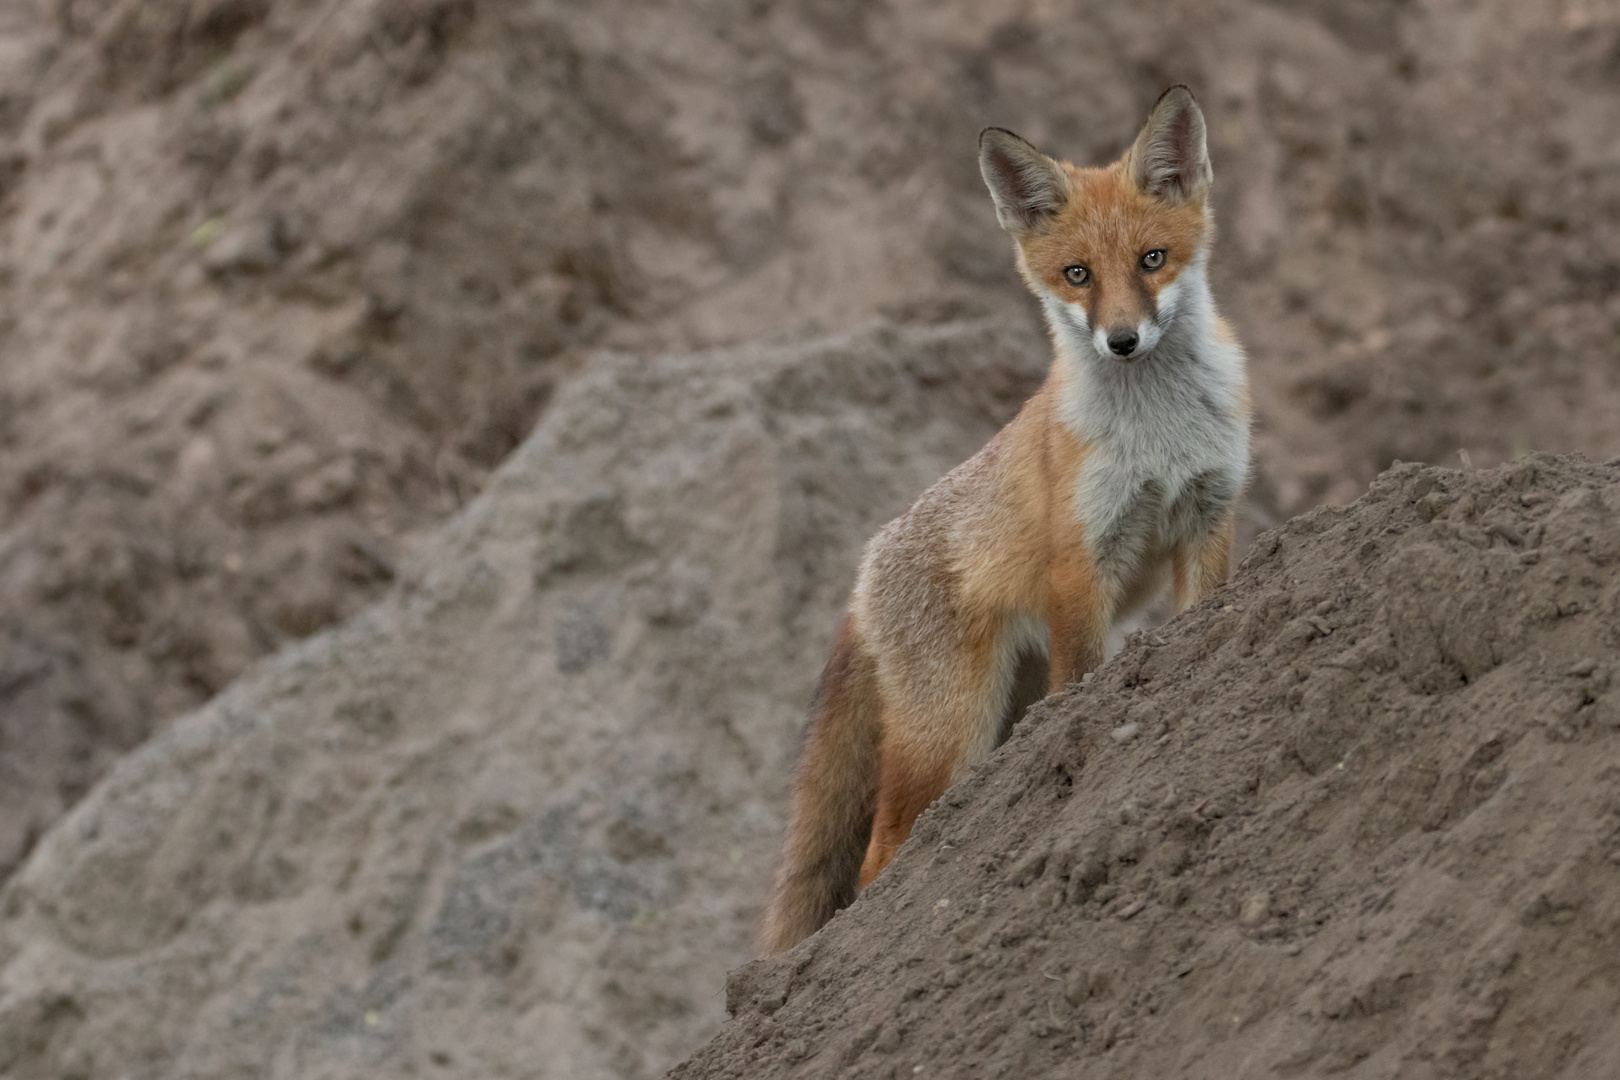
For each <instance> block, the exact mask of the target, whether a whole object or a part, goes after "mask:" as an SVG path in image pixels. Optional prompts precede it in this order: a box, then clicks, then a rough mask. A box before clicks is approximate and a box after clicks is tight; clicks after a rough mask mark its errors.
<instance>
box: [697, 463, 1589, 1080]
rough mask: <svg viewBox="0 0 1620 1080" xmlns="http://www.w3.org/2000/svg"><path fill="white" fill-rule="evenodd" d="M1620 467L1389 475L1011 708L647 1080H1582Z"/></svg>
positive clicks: (1287, 529)
mask: <svg viewBox="0 0 1620 1080" xmlns="http://www.w3.org/2000/svg"><path fill="white" fill-rule="evenodd" d="M1617 779H1620V463H1614V464H1610V465H1606V466H1599V465H1594V464H1591V463H1588V462H1586V461H1584V460H1581V459H1572V458H1555V457H1551V456H1546V455H1533V456H1531V457H1528V458H1525V459H1523V460H1521V461H1518V462H1514V463H1512V464H1510V465H1505V466H1502V467H1500V468H1497V469H1494V470H1492V471H1489V472H1473V473H1464V472H1454V471H1449V470H1442V469H1431V468H1421V467H1418V466H1414V465H1403V466H1400V467H1398V468H1396V469H1393V470H1391V471H1390V472H1389V473H1387V474H1385V475H1384V476H1383V477H1381V478H1380V479H1379V480H1378V481H1377V482H1376V483H1375V484H1374V485H1373V486H1372V489H1371V490H1370V491H1369V492H1368V493H1367V494H1366V495H1365V496H1363V497H1362V498H1361V499H1360V500H1358V501H1357V502H1356V503H1355V504H1354V505H1352V506H1349V507H1347V508H1343V509H1324V510H1318V511H1315V512H1312V513H1310V514H1307V515H1305V516H1303V517H1300V518H1296V519H1294V520H1292V521H1290V522H1289V523H1288V524H1287V525H1286V526H1284V527H1282V528H1280V529H1277V530H1275V531H1273V532H1270V533H1267V534H1266V535H1264V536H1263V537H1261V539H1260V541H1259V542H1258V543H1257V544H1256V545H1255V548H1254V550H1253V551H1252V552H1251V554H1250V556H1249V558H1248V560H1247V562H1246V563H1245V564H1244V566H1243V568H1242V570H1241V572H1240V573H1239V574H1238V575H1237V578H1236V580H1235V582H1234V583H1233V585H1232V586H1231V587H1230V588H1228V589H1225V590H1223V591H1222V592H1220V593H1219V594H1217V595H1216V596H1215V597H1214V598H1212V599H1211V601H1209V602H1208V603H1206V604H1204V605H1203V606H1202V607H1200V608H1198V609H1196V610H1195V611H1193V612H1191V613H1190V614H1188V615H1187V616H1186V617H1184V618H1182V619H1179V620H1177V621H1176V622H1175V623H1173V624H1170V625H1167V626H1165V627H1162V628H1160V630H1158V631H1146V632H1141V633H1139V634H1137V635H1136V636H1135V637H1134V638H1133V639H1132V640H1131V641H1130V642H1129V643H1128V644H1127V646H1126V648H1125V649H1124V650H1123V651H1122V652H1121V653H1120V654H1119V655H1118V656H1116V657H1115V658H1114V659H1113V660H1112V661H1111V662H1110V663H1109V664H1108V665H1107V666H1106V667H1105V668H1104V669H1103V670H1102V671H1101V672H1100V673H1099V674H1098V675H1097V676H1096V677H1095V678H1094V679H1093V680H1092V681H1091V682H1090V683H1089V684H1088V685H1086V686H1083V687H1076V688H1074V689H1072V690H1071V691H1070V692H1069V693H1067V694H1065V695H1063V696H1061V697H1054V698H1051V699H1048V701H1047V702H1046V703H1044V704H1043V705H1041V706H1038V707H1037V708H1036V709H1033V710H1031V713H1030V715H1029V717H1028V718H1027V719H1026V720H1025V721H1024V723H1023V724H1022V725H1021V726H1020V727H1019V728H1018V729H1016V731H1015V732H1014V735H1013V738H1012V739H1011V741H1010V742H1009V743H1008V745H1006V746H1005V747H1003V748H1002V750H1001V751H1000V752H999V753H998V754H997V755H996V757H995V758H994V759H993V760H991V761H990V762H988V763H986V764H985V765H983V766H981V767H979V768H978V769H977V770H976V771H975V773H974V775H973V776H972V778H971V779H970V780H968V781H967V782H965V783H964V784H961V785H959V786H957V787H956V788H953V789H952V790H951V791H950V792H949V793H947V795H946V796H945V797H944V799H943V800H942V801H941V802H940V803H937V804H935V806H934V807H933V808H932V809H931V810H930V811H929V812H928V813H927V814H926V815H925V816H924V817H923V818H922V819H920V821H919V824H918V827H917V830H916V831H915V832H914V833H913V835H912V839H911V842H910V843H908V844H907V846H906V847H905V848H904V849H903V850H902V852H901V854H900V856H899V858H898V860H897V861H896V862H895V864H894V865H893V866H892V867H891V868H890V870H889V871H888V872H887V873H886V874H885V875H884V876H883V877H882V878H881V879H880V880H879V881H877V882H876V883H874V885H873V886H872V888H871V889H869V890H868V891H867V893H866V894H865V895H863V896H862V897H861V898H860V899H859V900H858V901H857V902H856V904H855V905H853V906H852V907H851V908H849V909H847V910H846V911H845V912H844V913H842V914H841V915H840V916H839V917H837V918H835V919H834V920H833V922H832V923H830V924H829V925H828V927H827V928H826V929H825V930H824V931H823V932H822V933H820V934H819V935H817V936H815V937H813V938H811V939H810V940H809V941H807V942H806V943H804V944H803V945H801V946H799V947H798V948H796V949H794V950H792V951H791V952H789V953H787V954H785V955H784V956H783V957H782V958H780V959H777V960H773V961H766V962H756V963H754V964H751V965H749V966H747V967H745V968H742V969H741V970H739V971H738V972H737V973H736V974H735V975H734V976H733V978H732V981H731V984H730V986H729V988H728V997H729V1005H730V1008H731V1009H732V1011H733V1013H734V1014H735V1016H736V1019H735V1020H734V1021H733V1022H732V1023H731V1025H730V1026H729V1027H728V1028H727V1030H726V1032H725V1033H724V1034H723V1035H722V1036H721V1037H720V1038H718V1039H716V1040H715V1041H714V1042H713V1043H711V1044H710V1045H709V1046H708V1047H707V1048H705V1049H704V1050H703V1051H701V1052H700V1053H699V1054H697V1055H696V1056H695V1057H694V1058H693V1059H692V1060H691V1061H689V1062H687V1063H686V1064H684V1065H683V1066H681V1067H680V1068H678V1069H677V1070H676V1071H675V1073H674V1074H673V1075H674V1076H677V1077H680V1078H682V1080H695V1078H698V1077H703V1078H720V1077H750V1078H753V1077H767V1076H806V1077H808V1076H826V1077H832V1076H838V1077H909V1076H931V1077H961V1078H964V1080H965V1078H968V1077H1026V1076H1071V1075H1072V1076H1079V1075H1084V1076H1088V1077H1109V1076H1116V1077H1146V1076H1166V1077H1168V1076H1175V1077H1186V1078H1188V1080H1219V1078H1225V1077H1234V1076H1243V1077H1260V1076H1277V1077H1285V1076H1288V1077H1292V1076H1323V1075H1328V1074H1333V1075H1344V1076H1356V1077H1374V1076H1378V1077H1384V1076H1401V1077H1442V1076H1466V1077H1473V1078H1483V1077H1502V1078H1507V1077H1566V1078H1575V1077H1582V1078H1586V1077H1590V1078H1593V1080H1596V1078H1598V1077H1606V1076H1611V1075H1613V1072H1614V1062H1615V1060H1616V1055H1617V1054H1620V1021H1617V1020H1616V1017H1617V1016H1620V974H1617V971H1616V966H1615V957H1616V955H1617V953H1616V948H1617V943H1620V793H1617V792H1620V789H1617V786H1616V781H1617Z"/></svg>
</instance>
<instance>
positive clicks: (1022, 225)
mask: <svg viewBox="0 0 1620 1080" xmlns="http://www.w3.org/2000/svg"><path fill="white" fill-rule="evenodd" d="M979 172H980V174H981V175H983V177H984V183H985V186H986V187H988V188H989V189H990V198H991V199H993V200H995V204H996V220H997V221H999V222H1001V227H1002V228H1003V229H1006V230H1007V231H1008V232H1010V233H1012V234H1013V235H1014V236H1028V235H1029V234H1030V233H1032V232H1035V231H1036V230H1038V229H1039V228H1040V227H1041V226H1042V225H1044V224H1045V223H1046V222H1047V221H1048V220H1049V219H1050V218H1052V217H1054V216H1055V215H1056V214H1057V212H1058V211H1059V210H1062V209H1063V207H1064V205H1065V204H1066V203H1068V201H1069V177H1068V174H1067V173H1065V172H1064V171H1063V166H1061V165H1059V164H1058V163H1057V162H1055V161H1053V160H1052V159H1051V158H1049V157H1047V156H1046V155H1045V154H1043V153H1041V152H1040V151H1039V150H1037V149H1035V148H1034V147H1033V146H1031V145H1029V143H1027V142H1025V141H1024V140H1023V139H1020V138H1019V137H1018V136H1017V135H1014V134H1013V133H1012V132H1010V131H1007V130H1005V129H1003V128H994V127H992V128H985V129H984V130H983V131H981V132H979Z"/></svg>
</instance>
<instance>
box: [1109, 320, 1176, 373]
mask: <svg viewBox="0 0 1620 1080" xmlns="http://www.w3.org/2000/svg"><path fill="white" fill-rule="evenodd" d="M1163 333H1164V332H1163V330H1161V329H1160V327H1159V323H1158V320H1157V319H1154V318H1143V319H1141V320H1140V321H1138V322H1137V323H1136V324H1135V325H1132V324H1131V323H1128V322H1127V323H1114V324H1112V325H1108V326H1099V327H1098V328H1097V330H1096V332H1095V333H1093V334H1092V336H1091V339H1092V345H1093V347H1095V348H1096V350H1097V355H1098V356H1101V357H1109V356H1112V357H1113V358H1114V359H1116V360H1119V361H1120V362H1122V363H1126V364H1129V363H1132V362H1133V361H1136V360H1139V359H1141V358H1142V357H1144V356H1146V355H1147V354H1148V353H1150V352H1152V351H1153V347H1154V346H1155V345H1157V344H1158V343H1159V338H1160V337H1162V336H1163Z"/></svg>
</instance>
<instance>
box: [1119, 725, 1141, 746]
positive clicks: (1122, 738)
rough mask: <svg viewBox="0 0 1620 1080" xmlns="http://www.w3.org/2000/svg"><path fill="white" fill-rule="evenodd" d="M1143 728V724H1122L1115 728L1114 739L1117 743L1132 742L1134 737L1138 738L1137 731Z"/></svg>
mask: <svg viewBox="0 0 1620 1080" xmlns="http://www.w3.org/2000/svg"><path fill="white" fill-rule="evenodd" d="M1141 730H1142V725H1141V724H1134V723H1133V724H1122V725H1120V726H1119V727H1117V728H1115V729H1114V732H1113V735H1114V741H1115V742H1117V743H1127V742H1130V741H1131V740H1132V739H1134V738H1136V733H1137V732H1139V731H1141Z"/></svg>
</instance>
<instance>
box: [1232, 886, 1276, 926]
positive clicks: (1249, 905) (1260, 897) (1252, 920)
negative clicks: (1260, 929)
mask: <svg viewBox="0 0 1620 1080" xmlns="http://www.w3.org/2000/svg"><path fill="white" fill-rule="evenodd" d="M1270 914H1271V894H1270V893H1269V892H1267V891H1265V890H1264V889H1261V890H1260V891H1259V892H1255V893H1250V894H1249V898H1248V899H1247V900H1244V901H1243V909H1242V911H1240V912H1239V914H1238V921H1239V922H1241V923H1242V924H1243V925H1244V926H1259V925H1260V924H1261V923H1263V922H1265V921H1266V917H1267V916H1269V915H1270Z"/></svg>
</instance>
